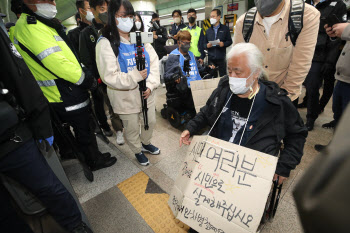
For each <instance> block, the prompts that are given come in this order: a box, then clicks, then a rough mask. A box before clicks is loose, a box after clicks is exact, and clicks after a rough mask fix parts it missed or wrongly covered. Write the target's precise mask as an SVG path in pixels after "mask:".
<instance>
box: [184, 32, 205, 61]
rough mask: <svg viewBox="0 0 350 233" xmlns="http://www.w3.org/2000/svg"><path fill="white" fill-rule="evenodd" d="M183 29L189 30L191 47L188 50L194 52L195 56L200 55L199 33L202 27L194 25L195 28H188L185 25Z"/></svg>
mask: <svg viewBox="0 0 350 233" xmlns="http://www.w3.org/2000/svg"><path fill="white" fill-rule="evenodd" d="M182 30H183V31H189V32H190V33H191V47H190V51H191V52H192V53H193V54H194V56H195V57H200V56H201V52H199V49H198V43H199V37H200V35H201V31H202V28H200V27H198V26H196V27H195V28H192V29H190V28H189V27H185V28H184V29H182Z"/></svg>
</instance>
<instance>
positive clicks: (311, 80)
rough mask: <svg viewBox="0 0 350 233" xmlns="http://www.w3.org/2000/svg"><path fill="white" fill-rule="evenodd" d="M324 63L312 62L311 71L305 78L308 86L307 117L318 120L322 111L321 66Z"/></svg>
mask: <svg viewBox="0 0 350 233" xmlns="http://www.w3.org/2000/svg"><path fill="white" fill-rule="evenodd" d="M322 65H323V63H321V62H312V64H311V68H310V71H309V73H308V75H307V76H306V79H305V86H306V95H307V97H306V98H305V99H306V101H307V102H306V107H307V114H306V118H307V119H312V120H316V119H317V117H318V114H319V112H320V104H319V98H320V92H319V90H320V87H321V85H322V75H321V68H322Z"/></svg>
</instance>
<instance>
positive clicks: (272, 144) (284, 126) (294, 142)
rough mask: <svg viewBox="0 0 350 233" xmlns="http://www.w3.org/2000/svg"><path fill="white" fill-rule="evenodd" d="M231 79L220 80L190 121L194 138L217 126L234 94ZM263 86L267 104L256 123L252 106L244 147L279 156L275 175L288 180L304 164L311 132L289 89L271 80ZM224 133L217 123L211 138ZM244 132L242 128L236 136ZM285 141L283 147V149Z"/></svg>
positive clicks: (189, 125)
mask: <svg viewBox="0 0 350 233" xmlns="http://www.w3.org/2000/svg"><path fill="white" fill-rule="evenodd" d="M228 80H229V79H228V77H227V76H225V77H223V78H222V79H221V80H220V82H219V85H218V87H217V88H216V89H215V90H214V91H213V93H212V94H211V96H210V98H209V99H208V101H207V103H206V105H205V106H204V107H203V108H201V109H200V112H199V113H198V114H197V115H196V117H195V118H193V119H192V120H191V121H190V122H188V124H187V126H186V128H187V130H188V131H189V132H190V134H191V136H192V135H194V134H196V133H197V132H199V130H200V129H202V128H204V127H205V126H209V127H212V126H213V125H214V123H215V121H216V119H217V118H218V116H219V114H220V112H221V110H222V109H223V107H224V105H225V103H226V102H227V96H228V94H229V92H231V91H230V87H229V83H228ZM260 84H262V85H264V86H265V88H264V89H265V90H264V91H265V95H261V94H260V96H262V98H264V97H265V101H266V104H265V107H264V109H263V110H261V111H260V112H261V114H260V115H259V117H258V118H257V119H256V120H255V121H254V122H252V121H251V120H252V119H254V114H253V113H254V111H255V109H254V106H253V109H252V116H251V118H250V119H249V120H248V124H247V127H246V131H245V132H244V134H245V136H244V137H245V140H244V141H245V142H244V144H243V143H242V144H241V145H242V146H245V147H247V148H250V149H253V150H257V151H260V152H263V153H266V154H270V155H274V156H278V154H280V156H279V160H278V163H277V168H276V172H275V173H277V174H278V175H281V176H284V177H288V176H289V173H290V171H291V170H293V169H294V168H295V167H296V166H297V165H298V164H299V163H300V161H301V158H302V156H303V149H304V144H305V141H306V137H307V134H308V131H307V129H306V127H305V126H304V123H303V120H302V119H301V117H300V115H299V113H298V111H297V109H296V108H295V107H294V105H293V103H292V102H291V100H290V99H289V98H288V97H287V94H288V93H287V91H286V90H284V89H280V88H279V87H278V85H277V84H276V83H274V82H270V81H260ZM258 95H259V93H258ZM258 95H257V96H258ZM256 101H257V100H256ZM260 101H261V100H260ZM222 130H223V129H219V128H218V125H217V124H216V125H215V126H214V128H213V130H212V131H211V134H210V135H211V136H213V137H219V135H221V134H222V133H220V131H222ZM228 130H230V129H228ZM242 131H243V130H242V129H241V130H240V132H238V133H237V135H238V134H241V133H242ZM235 141H236V140H235ZM282 141H283V144H284V148H283V149H280V147H281V142H282Z"/></svg>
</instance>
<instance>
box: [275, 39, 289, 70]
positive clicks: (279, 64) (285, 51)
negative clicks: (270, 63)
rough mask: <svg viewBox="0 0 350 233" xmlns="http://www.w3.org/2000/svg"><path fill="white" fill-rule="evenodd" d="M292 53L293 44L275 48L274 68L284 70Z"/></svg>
mask: <svg viewBox="0 0 350 233" xmlns="http://www.w3.org/2000/svg"><path fill="white" fill-rule="evenodd" d="M292 55H293V45H292V44H291V45H289V46H288V47H284V48H276V52H275V56H276V59H274V60H275V61H276V64H275V68H276V69H277V70H284V69H286V68H288V66H289V64H290V62H291V60H292Z"/></svg>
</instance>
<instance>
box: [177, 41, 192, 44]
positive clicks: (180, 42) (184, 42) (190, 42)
mask: <svg viewBox="0 0 350 233" xmlns="http://www.w3.org/2000/svg"><path fill="white" fill-rule="evenodd" d="M180 43H181V44H183V45H191V44H192V42H183V41H181V40H180Z"/></svg>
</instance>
